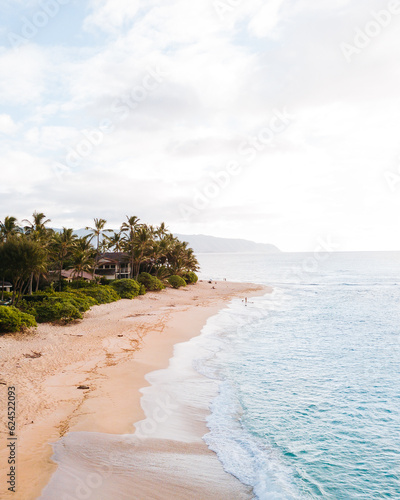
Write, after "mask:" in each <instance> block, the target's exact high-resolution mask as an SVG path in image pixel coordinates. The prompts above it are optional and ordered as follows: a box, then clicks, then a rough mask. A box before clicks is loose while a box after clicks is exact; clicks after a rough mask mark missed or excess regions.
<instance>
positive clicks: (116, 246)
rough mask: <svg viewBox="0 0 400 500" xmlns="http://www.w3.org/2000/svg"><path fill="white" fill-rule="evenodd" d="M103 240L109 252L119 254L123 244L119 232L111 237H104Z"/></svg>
mask: <svg viewBox="0 0 400 500" xmlns="http://www.w3.org/2000/svg"><path fill="white" fill-rule="evenodd" d="M105 239H106V242H107V248H108V249H110V250H111V249H112V250H114V251H115V252H121V250H122V243H123V238H122V233H121V232H114V233H113V235H112V236H105Z"/></svg>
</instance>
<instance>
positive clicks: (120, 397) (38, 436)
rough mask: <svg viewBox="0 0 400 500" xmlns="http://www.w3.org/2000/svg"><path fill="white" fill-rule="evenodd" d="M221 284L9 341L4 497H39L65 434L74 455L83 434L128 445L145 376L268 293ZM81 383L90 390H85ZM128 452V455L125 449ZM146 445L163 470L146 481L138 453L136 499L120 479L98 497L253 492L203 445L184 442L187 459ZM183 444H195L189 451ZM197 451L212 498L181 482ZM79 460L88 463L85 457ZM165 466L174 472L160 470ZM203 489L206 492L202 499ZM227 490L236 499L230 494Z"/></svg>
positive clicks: (3, 340)
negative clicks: (121, 491) (212, 322)
mask: <svg viewBox="0 0 400 500" xmlns="http://www.w3.org/2000/svg"><path fill="white" fill-rule="evenodd" d="M213 286H215V289H212V285H210V284H209V283H207V282H199V283H197V284H196V285H192V286H188V287H187V288H185V289H180V290H172V289H168V290H163V291H161V292H157V293H148V294H147V295H146V296H142V297H138V298H137V299H135V300H133V301H128V300H121V301H118V302H115V303H112V304H106V305H101V306H96V307H94V308H92V309H91V310H90V311H89V312H87V313H86V315H85V318H84V320H83V321H81V322H79V323H75V324H73V325H69V326H52V325H48V324H45V325H40V326H39V328H38V329H37V331H36V332H35V333H32V334H28V335H18V336H15V335H6V336H3V337H0V411H1V417H0V422H1V430H0V498H1V499H7V498H18V500H33V499H37V498H38V497H39V496H40V495H41V492H42V490H43V488H44V486H45V485H46V484H47V483H48V482H49V480H50V478H51V476H52V474H53V473H54V472H55V471H56V468H57V465H56V464H55V462H53V461H52V460H51V456H52V454H53V450H52V447H51V445H50V443H54V442H56V441H58V440H59V439H60V438H61V437H63V436H66V434H67V433H71V432H72V434H68V435H67V436H66V437H65V438H64V439H65V440H66V441H65V443H66V444H65V445H64V446H67V445H68V443H69V441H68V440H70V441H71V442H72V441H74V442H75V448H74V452H76V448H77V447H76V436H82V434H79V433H76V431H89V432H91V433H106V434H110V435H113V436H109V438H108V439H111V440H114V444H115V442H116V441H115V440H117V441H118V440H120V439H121V436H120V435H122V434H133V433H134V432H135V428H134V423H135V422H138V421H139V420H142V419H144V418H145V415H144V413H143V410H142V408H141V405H140V398H141V393H140V392H139V389H140V388H142V387H144V386H146V385H148V383H147V381H146V380H145V375H146V374H148V373H149V372H152V371H154V370H158V369H161V368H166V367H167V366H168V360H169V359H170V358H171V356H172V354H173V346H174V344H176V343H178V342H184V341H186V340H189V339H190V338H192V337H194V336H196V335H198V334H199V333H200V331H201V329H202V327H203V326H204V324H205V323H206V321H207V319H208V318H209V317H210V316H212V315H214V314H216V313H217V312H218V310H219V309H221V308H222V307H223V306H224V304H226V303H227V302H228V301H229V300H230V299H232V298H234V297H238V296H239V297H245V296H255V295H263V294H265V293H266V292H267V291H268V290H267V289H266V288H265V287H261V286H259V285H251V284H245V283H228V282H218V284H217V285H213ZM35 356H38V357H35ZM4 384H5V385H4ZM80 385H83V386H88V387H89V389H86V390H80V389H77V387H78V386H80ZM7 386H15V387H16V390H17V400H18V411H17V414H18V420H17V424H18V427H17V438H18V448H17V455H18V463H17V494H16V495H13V494H11V493H9V492H8V491H7V486H8V485H7V484H6V480H7V478H6V473H7V472H9V467H8V465H7V457H8V449H7V448H6V438H7V432H6V422H7V415H6V398H7ZM206 430H207V429H206V427H205V423H200V424H199V426H198V433H199V437H201V435H203V434H204V433H205V432H206ZM85 436H90V435H88V434H85ZM93 436H95V434H93ZM88 440H89V441H90V438H88ZM120 446H121V447H122V449H123V445H122V444H121V443H119V444H118V447H120ZM141 446H142V448H143V446H145V449H143V450H142V451H143V453H142V458H143V456H146V454H147V455H149V454H150V456H151V457H152V459H151V463H152V464H154V463H155V462H157V463H158V465H157V467H156V466H155V467H156V470H155V471H154V470H153V471H149V473H148V476H147V478H146V477H145V475H143V476H142V474H141V469H140V467H141V466H140V458H138V457H136V460H135V464H134V465H132V470H131V471H130V479H132V474H133V475H135V478H134V480H135V484H136V485H137V488H136V490H135V493H133V492H132V496H130V495H129V496H123V497H121V496H119V495H118V491H117V490H116V489H115V484H113V483H112V478H111V479H110V480H109V481H108V483H107V482H105V483H104V484H103V486H102V488H101V494H100V492H99V491H97V493H95V494H94V495H93V496H90V497H89V498H93V499H96V500H97V499H100V498H104V499H110V500H111V499H112V498H132V499H134V498H141V499H142V498H199V499H200V498H220V499H222V498H229V496H230V495H231V494H232V493H233V494H234V495H235V498H249V491H248V489H246V488H245V487H243V486H242V485H241V484H240V483H239V481H237V480H236V479H235V478H233V477H232V476H230V475H229V474H226V473H225V472H224V471H223V469H222V466H221V465H220V463H219V461H218V460H217V459H216V456H215V455H214V454H213V453H212V452H210V451H209V450H208V448H207V447H206V445H205V444H204V443H203V442H202V441H201V440H200V439H199V440H198V441H197V442H195V443H192V444H186V445H183V444H182V443H181V444H180V445H179V444H177V443H175V444H174V446H175V449H174V453H175V452H178V453H175V454H174V458H171V457H172V454H171V446H172V445H171V443H168V442H166V441H165V440H164V441H160V440H159V441H158V442H152V440H147V442H146V444H145V445H144V443H142V444H141ZM177 446H178V447H179V446H186V448H184V451H183V452H181V451H182V450H177V449H176V447H177ZM93 447H94V448H95V443H93ZM85 448H86V449H87V443H86V444H85ZM100 453H101V451H99V454H100ZM188 454H191V457H192V459H193V460H192V464H194V466H196V463H197V462H198V464H197V466H196V467H197V468H198V467H200V465H201V467H202V470H203V473H205V471H207V474H208V479H207V481H208V482H209V484H210V487H211V488H212V487H214V488H217V489H216V490H215V491H214V492H213V493H212V494H211V492H208V493H207V492H205V491H200V489H201V486H200V485H198V486H196V481H193V480H189V481H186V482H185V481H183V482H182V481H180V476H181V475H182V474H183V472H182V471H186V473H187V472H188V470H187V464H186V465H185V463H182V464H181V465H180V466H179V463H178V462H179V460H181V461H182V459H183V458H185V456H187V455H188ZM204 457H208V458H207V460H206V462H207V464H206V463H203V462H204V460H205V458H204ZM147 458H148V457H147ZM75 460H76V463H79V457H75ZM126 460H128V458H127V459H126ZM166 461H167V462H168V470H162V471H161V468H162V463H164V465H165V463H166ZM171 464H172V468H171V467H169V466H170V465H171ZM174 464H175V465H174ZM85 466H88V464H87V463H86V465H85ZM82 467H83V465H82ZM180 467H181V468H180ZM185 467H186V469H185ZM207 467H208V468H207ZM173 471H175V472H174V473H173ZM154 474H155V476H154ZM160 474H164V480H163V485H162V491H161V492H160V493H159V494H153V493H151V490H149V488H151V484H152V477H153V476H154V477H158V478H159V477H160ZM152 475H153V476H152ZM119 477H120V479H121V482H122V483H121V484H123V483H124V481H128V479H127V478H126V477H125V476H124V474H123V473H121V474H120V476H119ZM154 477H153V479H154ZM141 478H142V483H143V484H142V487H141V488H140V487H139V484H140V482H141ZM189 479H190V478H189ZM202 484H204V483H202ZM213 485H214V486H213ZM225 487H226V489H225ZM199 488H200V489H199ZM190 489H192V490H193V491H189V490H190ZM195 491H197V494H196V495H195V496H193V495H194V492H195ZM223 491H225V492H228V493H227V494H226V495H225V494H224V493H223ZM229 491H230V492H231V493H229ZM51 495H53V494H51ZM114 495H116V496H114ZM149 495H151V496H149ZM204 495H205V496H204ZM57 496H58V495H57ZM250 496H251V495H250ZM46 498H53V497H52V496H48V497H46ZM59 498H62V496H61V495H60V496H59ZM66 498H67V497H66ZM68 498H73V497H68ZM75 498H77V497H75ZM231 498H232V497H231ZM54 499H55V497H54Z"/></svg>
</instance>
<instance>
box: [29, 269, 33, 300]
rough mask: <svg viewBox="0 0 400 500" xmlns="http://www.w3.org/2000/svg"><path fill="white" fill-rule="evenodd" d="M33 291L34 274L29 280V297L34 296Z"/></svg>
mask: <svg viewBox="0 0 400 500" xmlns="http://www.w3.org/2000/svg"><path fill="white" fill-rule="evenodd" d="M32 291H33V273H31V276H30V278H29V295H32Z"/></svg>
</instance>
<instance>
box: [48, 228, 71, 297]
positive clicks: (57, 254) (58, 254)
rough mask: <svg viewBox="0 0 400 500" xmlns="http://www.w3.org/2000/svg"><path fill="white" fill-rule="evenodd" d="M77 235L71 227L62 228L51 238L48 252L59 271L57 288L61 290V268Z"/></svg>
mask: <svg viewBox="0 0 400 500" xmlns="http://www.w3.org/2000/svg"><path fill="white" fill-rule="evenodd" d="M76 240H77V236H76V235H75V234H74V231H73V229H67V228H65V227H64V228H63V230H62V232H61V233H54V234H53V236H52V238H51V243H50V252H51V255H52V256H53V259H54V261H55V263H56V266H57V268H58V272H59V290H60V291H61V282H62V270H63V267H64V263H65V261H66V260H67V258H68V257H69V256H70V255H71V253H72V250H73V248H74V243H75V242H76Z"/></svg>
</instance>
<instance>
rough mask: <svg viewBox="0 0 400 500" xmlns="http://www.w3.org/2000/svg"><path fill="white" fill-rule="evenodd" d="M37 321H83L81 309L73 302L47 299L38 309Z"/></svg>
mask: <svg viewBox="0 0 400 500" xmlns="http://www.w3.org/2000/svg"><path fill="white" fill-rule="evenodd" d="M36 314H37V316H36V317H37V321H38V322H39V323H51V322H54V321H62V322H65V323H68V322H70V321H73V320H75V319H82V314H81V312H80V311H79V309H78V308H77V307H76V306H75V305H74V304H73V303H72V302H71V301H67V300H65V301H56V300H51V299H47V300H45V301H43V302H42V303H41V304H39V305H38V306H37V307H36Z"/></svg>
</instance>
